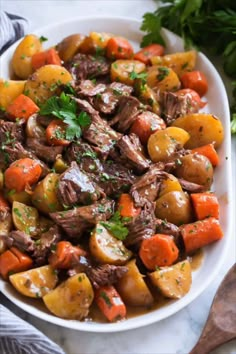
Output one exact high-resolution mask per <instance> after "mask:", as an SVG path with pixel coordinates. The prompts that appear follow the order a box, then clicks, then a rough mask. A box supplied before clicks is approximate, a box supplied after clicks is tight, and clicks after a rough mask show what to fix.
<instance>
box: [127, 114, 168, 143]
mask: <svg viewBox="0 0 236 354" xmlns="http://www.w3.org/2000/svg"><path fill="white" fill-rule="evenodd" d="M165 128H166V124H165V122H164V120H163V119H162V118H160V117H155V116H154V115H152V114H151V113H150V112H143V113H141V114H140V115H139V117H138V118H137V119H136V120H135V121H134V123H133V124H132V126H131V128H130V133H134V134H136V135H138V137H139V139H140V141H141V143H142V144H143V145H145V144H147V141H148V139H149V137H150V135H152V134H153V133H155V132H156V131H158V130H162V129H165Z"/></svg>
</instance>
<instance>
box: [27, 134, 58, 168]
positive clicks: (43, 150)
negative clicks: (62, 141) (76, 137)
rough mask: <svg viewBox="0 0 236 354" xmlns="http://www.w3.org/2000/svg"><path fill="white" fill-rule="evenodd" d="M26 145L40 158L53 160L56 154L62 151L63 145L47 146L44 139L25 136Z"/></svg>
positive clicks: (46, 160)
mask: <svg viewBox="0 0 236 354" xmlns="http://www.w3.org/2000/svg"><path fill="white" fill-rule="evenodd" d="M26 145H27V147H28V148H29V149H30V150H31V151H32V152H33V153H34V154H35V155H36V156H37V157H38V158H39V159H41V160H43V161H45V162H54V161H55V160H56V157H57V155H59V154H61V153H62V150H63V146H48V145H46V143H45V141H41V140H39V139H36V138H27V140H26Z"/></svg>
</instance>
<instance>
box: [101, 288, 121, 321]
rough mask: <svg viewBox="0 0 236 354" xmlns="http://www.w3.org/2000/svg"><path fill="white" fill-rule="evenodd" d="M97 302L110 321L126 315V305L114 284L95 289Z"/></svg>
mask: <svg viewBox="0 0 236 354" xmlns="http://www.w3.org/2000/svg"><path fill="white" fill-rule="evenodd" d="M95 302H96V304H97V305H98V307H99V308H100V310H101V311H102V313H103V314H104V315H105V317H106V318H107V319H108V320H109V321H110V322H114V321H118V320H122V319H123V318H125V316H126V306H125V304H124V302H123V300H122V299H121V297H120V295H119V294H118V292H117V291H116V289H115V288H114V286H112V285H110V286H103V287H101V288H99V289H98V290H95Z"/></svg>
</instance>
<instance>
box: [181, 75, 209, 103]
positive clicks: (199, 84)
mask: <svg viewBox="0 0 236 354" xmlns="http://www.w3.org/2000/svg"><path fill="white" fill-rule="evenodd" d="M180 80H181V82H182V85H183V87H184V88H189V89H192V90H194V91H196V92H197V93H198V94H199V95H200V96H201V97H202V96H204V95H205V94H206V93H207V90H208V83H207V79H206V76H205V75H204V74H203V73H202V72H201V71H189V72H186V73H184V74H183V75H182V76H181V78H180Z"/></svg>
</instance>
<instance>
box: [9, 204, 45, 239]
mask: <svg viewBox="0 0 236 354" xmlns="http://www.w3.org/2000/svg"><path fill="white" fill-rule="evenodd" d="M12 219H13V223H14V225H15V228H16V229H17V230H20V231H23V232H25V233H26V234H29V235H32V236H33V235H35V234H37V226H38V220H39V213H38V210H37V209H36V208H34V207H31V206H28V205H25V204H23V203H19V202H17V201H14V202H13V204H12Z"/></svg>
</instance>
